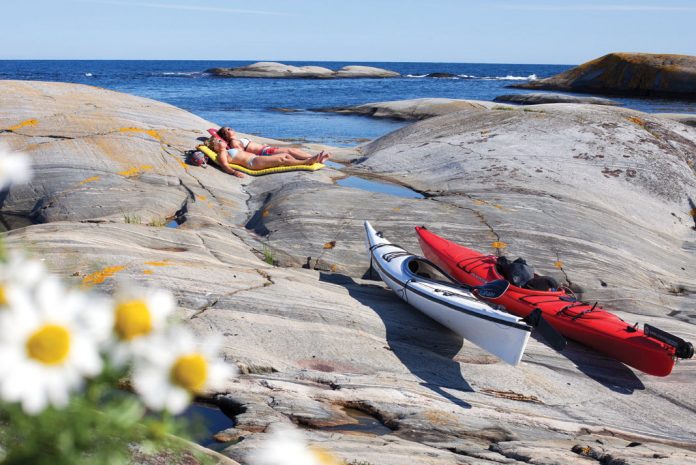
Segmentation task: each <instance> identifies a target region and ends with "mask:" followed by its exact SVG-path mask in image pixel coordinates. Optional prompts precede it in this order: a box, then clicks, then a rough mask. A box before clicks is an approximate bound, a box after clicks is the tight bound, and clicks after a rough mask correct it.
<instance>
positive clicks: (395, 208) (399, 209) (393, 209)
mask: <svg viewBox="0 0 696 465" xmlns="http://www.w3.org/2000/svg"><path fill="white" fill-rule="evenodd" d="M392 211H393V212H400V211H401V208H399V207H394V208H392Z"/></svg>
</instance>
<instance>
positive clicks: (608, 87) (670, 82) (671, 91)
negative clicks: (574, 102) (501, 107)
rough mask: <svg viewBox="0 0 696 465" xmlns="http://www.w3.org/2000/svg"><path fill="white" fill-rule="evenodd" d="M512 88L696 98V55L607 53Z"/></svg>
mask: <svg viewBox="0 0 696 465" xmlns="http://www.w3.org/2000/svg"><path fill="white" fill-rule="evenodd" d="M511 87H517V88H520V89H551V90H567V91H573V92H591V93H600V94H617V95H636V96H641V97H678V98H688V99H696V57H694V56H689V55H668V54H651V53H610V54H608V55H604V56H602V57H599V58H597V59H594V60H592V61H588V62H587V63H583V64H582V65H579V66H576V67H575V68H572V69H570V70H568V71H565V72H563V73H561V74H557V75H556V76H551V77H549V78H545V79H538V80H534V81H530V82H527V83H524V84H516V85H513V86H511Z"/></svg>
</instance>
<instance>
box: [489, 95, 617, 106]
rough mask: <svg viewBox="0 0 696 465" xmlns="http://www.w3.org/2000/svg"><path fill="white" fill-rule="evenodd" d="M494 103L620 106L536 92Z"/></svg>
mask: <svg viewBox="0 0 696 465" xmlns="http://www.w3.org/2000/svg"><path fill="white" fill-rule="evenodd" d="M493 101H494V102H505V103H516V104H518V105H539V104H543V103H587V104H591V105H611V106H616V105H619V103H618V102H615V101H613V100H609V99H606V98H599V97H577V96H575V95H566V94H552V93H547V92H535V93H531V94H505V95H499V96H497V97H496V98H494V99H493Z"/></svg>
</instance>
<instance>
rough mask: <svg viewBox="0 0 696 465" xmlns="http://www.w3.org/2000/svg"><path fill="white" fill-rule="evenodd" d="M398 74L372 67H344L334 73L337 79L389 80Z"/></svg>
mask: <svg viewBox="0 0 696 465" xmlns="http://www.w3.org/2000/svg"><path fill="white" fill-rule="evenodd" d="M398 76H400V74H399V73H396V72H394V71H389V70H388V69H382V68H375V67H373V66H357V65H353V66H344V67H343V68H341V69H339V70H338V71H336V77H337V78H390V77H398Z"/></svg>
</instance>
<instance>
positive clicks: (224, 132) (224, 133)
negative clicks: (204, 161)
mask: <svg viewBox="0 0 696 465" xmlns="http://www.w3.org/2000/svg"><path fill="white" fill-rule="evenodd" d="M217 133H218V136H220V137H222V138H223V139H224V140H225V142H227V143H228V144H231V143H232V139H235V138H236V137H237V134H236V133H235V132H234V130H233V129H232V128H230V127H228V126H223V127H221V128H220V129H218V132H217Z"/></svg>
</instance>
